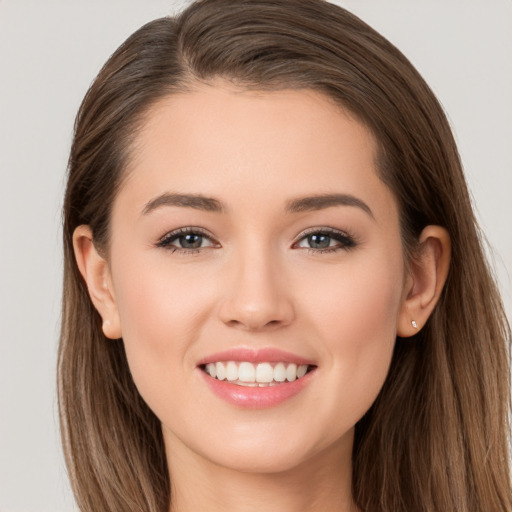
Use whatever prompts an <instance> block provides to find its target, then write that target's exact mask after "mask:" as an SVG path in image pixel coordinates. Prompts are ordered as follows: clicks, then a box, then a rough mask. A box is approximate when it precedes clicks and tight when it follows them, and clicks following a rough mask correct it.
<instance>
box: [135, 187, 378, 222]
mask: <svg viewBox="0 0 512 512" xmlns="http://www.w3.org/2000/svg"><path fill="white" fill-rule="evenodd" d="M162 206H179V207H182V208H193V209H195V210H203V211H206V212H213V213H222V212H224V211H225V208H224V207H223V205H222V203H221V202H220V201H219V200H218V199H214V198H213V197H205V196H203V195H201V194H178V193H164V194H161V195H159V196H158V197H155V198H154V199H152V200H151V201H148V202H147V203H146V205H145V206H144V209H143V210H142V214H143V215H147V214H149V213H150V212H152V211H153V210H156V209H157V208H161V207H162ZM333 206H355V207H357V208H360V209H361V210H363V211H364V212H365V213H367V214H368V215H369V216H370V217H371V218H372V219H373V220H375V216H374V215H373V212H372V210H371V209H370V207H369V206H368V205H367V204H366V203H365V202H364V201H362V200H361V199H359V198H357V197H355V196H353V195H350V194H318V195H314V196H306V197H299V198H297V199H292V200H290V201H288V203H287V204H286V208H285V211H286V212H287V213H300V212H308V211H316V210H324V209H326V208H331V207H333Z"/></svg>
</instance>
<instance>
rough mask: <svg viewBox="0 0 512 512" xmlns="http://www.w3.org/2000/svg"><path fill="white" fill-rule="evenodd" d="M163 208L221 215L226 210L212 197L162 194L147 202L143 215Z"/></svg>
mask: <svg viewBox="0 0 512 512" xmlns="http://www.w3.org/2000/svg"><path fill="white" fill-rule="evenodd" d="M162 206H181V207H182V208H194V209H195V210H203V211H206V212H216V213H220V212H222V211H223V210H224V208H223V207H222V203H221V202H220V201H218V200H217V199H213V198H212V197H205V196H202V195H200V194H169V193H166V194H162V195H160V196H158V197H155V198H154V199H152V200H151V201H149V202H147V203H146V205H145V206H144V209H143V210H142V214H143V215H147V214H148V213H150V212H152V211H153V210H156V209H157V208H160V207H162Z"/></svg>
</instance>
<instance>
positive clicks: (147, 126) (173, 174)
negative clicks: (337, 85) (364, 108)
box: [121, 84, 392, 207]
mask: <svg viewBox="0 0 512 512" xmlns="http://www.w3.org/2000/svg"><path fill="white" fill-rule="evenodd" d="M376 154H377V143H376V141H375V138H374V137H373V135H372V133H371V132H370V131H369V130H368V129H367V128H366V126H365V125H364V124H363V123H361V122H360V121H358V120H357V119H356V118H355V117H354V116H353V115H352V114H350V113H349V112H348V111H346V110H345V109H343V108H342V107H341V106H340V105H339V104H337V103H335V102H334V100H332V99H331V98H329V97H327V96H325V95H323V94H321V93H319V92H316V91H312V90H281V91H272V92H267V91H265V92H263V91H248V90H242V89H238V88H235V87H232V86H228V85H225V84H222V85H219V84H216V85H214V86H199V87H197V88H196V89H194V90H192V91H191V92H186V93H179V94H173V95H170V96H167V97H165V98H163V99H162V100H160V101H158V102H157V103H156V104H155V105H153V106H152V107H151V109H150V110H149V111H148V112H147V114H146V116H145V118H144V122H143V123H142V126H141V129H140V130H139V131H138V134H137V137H136V141H135V145H134V149H133V151H132V155H131V158H130V164H129V166H128V169H127V180H126V182H125V185H124V187H123V188H128V189H130V191H131V193H132V194H131V195H132V198H131V199H132V204H135V203H137V204H139V205H141V207H143V203H144V201H147V200H148V199H150V198H151V197H152V196H156V195H158V194H161V193H162V192H165V191H167V190H170V191H173V192H174V191H177V192H193V193H202V194H204V195H208V196H214V197H217V196H219V195H223V194H224V195H225V194H232V196H231V199H235V198H236V197H238V198H240V199H241V203H240V204H248V202H254V201H255V200H256V199H257V198H260V203H261V206H265V205H268V204H269V202H271V200H272V199H273V198H276V200H279V201H283V200H289V198H290V197H293V196H299V195H304V194H305V193H309V194H311V193H319V194H320V193H330V192H333V191H336V192H340V193H352V194H355V193H356V192H357V193H358V194H363V195H365V196H368V195H373V196H375V198H376V199H379V197H378V196H379V195H380V196H382V193H383V192H385V194H384V195H386V199H387V200H388V202H389V199H390V198H391V195H390V192H389V190H387V187H386V186H385V185H384V184H383V183H382V182H381V180H380V179H379V178H378V175H377V172H376V164H375V160H376ZM335 189H337V190H335ZM247 191H249V193H247ZM121 192H123V190H121ZM242 196H243V197H242ZM381 199H382V197H381ZM391 199H392V198H391ZM244 201H245V203H244ZM388 206H389V205H388Z"/></svg>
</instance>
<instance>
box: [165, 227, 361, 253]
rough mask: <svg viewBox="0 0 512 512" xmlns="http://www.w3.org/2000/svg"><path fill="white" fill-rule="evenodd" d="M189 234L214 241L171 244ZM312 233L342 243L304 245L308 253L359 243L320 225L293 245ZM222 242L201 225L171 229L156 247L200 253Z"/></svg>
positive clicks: (341, 248) (349, 246) (327, 250)
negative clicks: (197, 244)
mask: <svg viewBox="0 0 512 512" xmlns="http://www.w3.org/2000/svg"><path fill="white" fill-rule="evenodd" d="M187 235H199V236H201V237H203V238H207V239H209V240H210V241H211V242H212V245H211V246H207V247H197V248H189V249H186V248H183V247H176V246H173V245H171V244H172V243H173V242H175V241H176V240H178V239H179V238H181V237H185V236H187ZM311 235H320V236H322V235H323V236H327V237H328V238H331V239H333V240H335V241H337V242H339V244H340V245H338V246H333V247H326V248H323V249H321V248H316V249H315V248H312V247H304V249H307V251H308V253H310V254H315V255H317V254H325V253H333V252H337V251H340V250H344V251H348V250H350V249H353V248H354V247H356V245H357V241H356V239H355V237H354V236H352V235H350V234H349V233H347V232H345V231H340V230H338V229H333V228H328V227H319V228H310V229H307V230H306V231H304V232H302V233H301V234H300V236H299V237H298V240H297V241H296V242H294V244H293V247H294V248H295V247H296V246H297V245H298V244H299V243H300V242H301V241H302V240H304V239H305V238H307V237H308V236H311ZM219 246H220V244H219V243H218V242H216V241H215V240H214V239H213V237H212V236H211V235H210V234H209V233H208V232H207V231H206V230H204V229H202V228H199V227H186V228H179V229H176V230H174V231H171V232H170V233H167V234H165V235H164V236H163V237H162V238H161V239H160V240H159V241H158V242H157V243H156V247H160V248H162V249H166V250H168V251H170V252H171V254H172V253H175V252H179V253H182V254H194V253H198V252H200V251H202V250H205V249H210V248H215V247H219Z"/></svg>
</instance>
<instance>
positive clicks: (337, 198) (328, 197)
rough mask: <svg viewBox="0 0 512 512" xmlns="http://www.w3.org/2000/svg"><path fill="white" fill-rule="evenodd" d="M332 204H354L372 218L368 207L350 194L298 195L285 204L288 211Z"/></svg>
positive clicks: (325, 206)
mask: <svg viewBox="0 0 512 512" xmlns="http://www.w3.org/2000/svg"><path fill="white" fill-rule="evenodd" d="M332 206H355V207H356V208H360V209H361V210H363V211H364V212H366V213H367V214H368V215H369V216H370V217H371V218H372V219H373V220H375V216H374V215H373V212H372V210H371V209H370V207H369V206H368V205H367V204H366V203H365V202H364V201H362V200H361V199H359V198H357V197H355V196H353V195H350V194H320V195H314V196H308V197H300V198H298V199H293V200H291V201H289V202H288V204H287V205H286V211H287V212H288V213H298V212H307V211H315V210H323V209H325V208H331V207H332Z"/></svg>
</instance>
